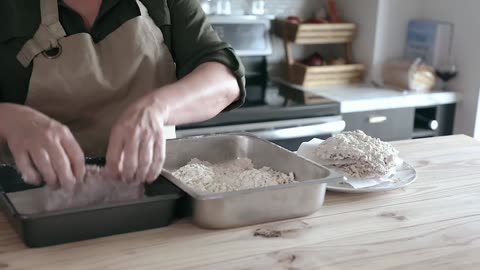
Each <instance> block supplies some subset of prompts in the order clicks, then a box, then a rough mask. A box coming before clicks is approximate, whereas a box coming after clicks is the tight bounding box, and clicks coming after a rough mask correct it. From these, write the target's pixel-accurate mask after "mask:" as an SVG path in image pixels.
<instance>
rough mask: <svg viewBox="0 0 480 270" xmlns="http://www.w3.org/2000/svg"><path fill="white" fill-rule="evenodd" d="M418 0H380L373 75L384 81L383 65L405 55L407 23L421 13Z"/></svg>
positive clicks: (376, 78) (374, 77)
mask: <svg viewBox="0 0 480 270" xmlns="http://www.w3.org/2000/svg"><path fill="white" fill-rule="evenodd" d="M419 2H421V1H418V0H379V4H378V19H377V31H376V33H377V35H376V37H375V52H374V55H373V60H372V62H373V70H372V77H373V79H374V80H375V81H378V82H381V81H382V66H383V64H384V63H385V62H386V61H388V60H391V59H394V58H399V57H402V56H403V53H404V48H405V39H406V34H407V24H408V21H409V20H410V19H412V18H416V17H418V16H419V15H420V14H419V10H420V8H419Z"/></svg>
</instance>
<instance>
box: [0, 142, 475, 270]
mask: <svg viewBox="0 0 480 270" xmlns="http://www.w3.org/2000/svg"><path fill="white" fill-rule="evenodd" d="M395 145H396V147H397V148H398V149H399V150H400V152H401V157H402V158H404V159H405V160H406V161H407V162H409V163H410V164H412V165H413V166H414V167H415V168H416V169H417V171H418V180H417V182H416V183H414V184H413V185H411V186H409V187H408V188H405V189H402V190H397V191H393V192H385V193H377V194H362V195H358V194H350V195H349V194H335V193H328V194H327V200H326V204H325V206H324V207H323V208H322V209H321V210H320V211H319V212H318V213H316V214H314V215H312V216H309V217H306V218H302V219H297V220H290V221H284V222H278V223H273V224H265V225H258V226H252V227H247V228H239V229H233V230H225V231H208V230H202V229H199V228H196V227H194V226H193V225H191V224H190V223H189V222H188V221H186V220H184V221H180V222H178V223H177V224H175V225H172V226H170V227H167V228H162V229H156V230H149V231H144V232H138V233H131V234H125V235H119V236H113V237H107V238H101V239H97V240H91V241H83V242H78V243H72V244H67V245H60V246H54V247H49V248H41V249H29V248H26V247H25V246H24V245H23V244H22V242H21V241H20V239H19V238H18V237H17V235H16V234H15V233H14V231H13V230H12V229H11V227H10V225H9V224H8V223H7V221H6V219H5V217H3V216H2V215H0V269H2V270H3V269H48V270H55V269H62V270H63V269H102V270H107V269H115V270H118V269H162V270H164V269H200V270H203V269H205V270H211V269H222V270H223V269H225V270H234V269H235V270H257V269H259V270H260V269H262V270H263V269H289V270H294V269H295V270H306V269H322V270H324V269H356V270H361V269H368V270H375V269H401V270H404V269H409V270H410V269H435V270H440V269H455V270H457V269H462V270H463V269H480V143H479V142H477V141H475V140H474V139H472V138H469V137H466V136H452V137H443V138H435V139H426V140H416V141H404V142H398V143H395ZM258 232H273V233H266V234H265V233H258ZM259 235H264V236H263V237H262V236H259ZM266 236H269V237H266Z"/></svg>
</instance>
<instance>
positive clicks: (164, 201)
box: [0, 159, 184, 247]
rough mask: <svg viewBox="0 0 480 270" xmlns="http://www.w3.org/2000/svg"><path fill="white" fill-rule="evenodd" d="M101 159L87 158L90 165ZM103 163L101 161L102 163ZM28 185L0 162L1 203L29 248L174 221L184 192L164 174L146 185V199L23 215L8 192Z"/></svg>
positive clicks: (153, 226)
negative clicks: (164, 176) (12, 201)
mask: <svg viewBox="0 0 480 270" xmlns="http://www.w3.org/2000/svg"><path fill="white" fill-rule="evenodd" d="M102 162H103V160H102V159H88V162H87V163H89V164H92V163H93V164H99V163H102ZM100 165H101V164H100ZM35 188H38V187H35V186H30V185H28V184H25V183H24V182H23V180H22V179H21V177H20V175H19V174H18V172H17V171H16V170H15V168H13V167H10V166H5V165H3V166H2V165H0V206H1V207H2V208H3V210H4V212H5V214H6V216H7V217H8V219H9V221H10V223H11V224H12V226H13V227H14V228H15V230H16V231H17V232H18V234H19V235H20V237H21V238H22V240H23V241H24V243H25V244H26V245H27V246H29V247H45V246H51V245H56V244H62V243H68V242H75V241H80V240H87V239H93V238H98V237H103V236H109V235H115V234H121V233H128V232H134V231H141V230H146V229H152V228H158V227H163V226H167V225H169V224H171V222H172V221H173V220H174V219H175V215H176V214H177V212H178V211H177V208H179V205H180V203H179V202H180V201H181V198H182V197H184V193H183V192H182V191H181V190H180V189H179V188H177V187H176V186H175V185H173V184H172V183H170V182H169V181H168V180H166V179H165V178H163V177H160V178H159V179H158V180H157V181H155V182H154V183H153V184H151V185H146V186H145V190H146V192H145V194H146V196H145V198H144V199H141V200H137V201H131V202H122V203H114V204H105V205H100V206H94V207H88V208H77V209H66V210H61V211H53V212H42V213H35V214H21V213H19V212H18V211H17V209H15V206H14V205H13V204H12V203H11V201H10V199H9V197H8V196H7V194H8V193H12V192H18V191H25V190H30V189H35Z"/></svg>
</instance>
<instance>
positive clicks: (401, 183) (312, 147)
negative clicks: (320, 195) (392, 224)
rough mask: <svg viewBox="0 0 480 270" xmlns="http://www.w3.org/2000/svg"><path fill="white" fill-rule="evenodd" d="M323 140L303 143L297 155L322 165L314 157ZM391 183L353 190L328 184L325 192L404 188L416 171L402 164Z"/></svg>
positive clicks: (379, 190)
mask: <svg viewBox="0 0 480 270" xmlns="http://www.w3.org/2000/svg"><path fill="white" fill-rule="evenodd" d="M322 142H323V140H320V139H313V140H311V141H310V142H306V143H303V144H302V145H301V146H300V148H299V149H298V151H297V152H296V153H297V154H298V155H300V156H303V157H305V158H307V159H310V160H311V161H313V162H316V163H318V164H322V163H321V162H319V160H318V156H317V155H316V148H317V146H318V145H319V144H320V143H322ZM389 179H391V180H392V181H388V182H382V183H380V184H378V185H376V186H369V187H365V188H353V187H352V186H350V185H349V184H347V183H336V184H329V185H328V186H327V190H329V191H335V192H346V193H367V192H381V191H389V190H395V189H400V188H404V187H406V186H408V185H410V184H412V183H413V182H415V180H416V179H417V171H416V170H415V168H413V167H412V166H411V165H410V164H408V163H406V162H403V164H402V165H400V166H398V167H397V171H396V172H395V173H394V174H393V175H391V176H390V177H389Z"/></svg>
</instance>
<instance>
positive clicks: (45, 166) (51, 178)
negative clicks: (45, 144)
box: [30, 148, 58, 187]
mask: <svg viewBox="0 0 480 270" xmlns="http://www.w3.org/2000/svg"><path fill="white" fill-rule="evenodd" d="M30 156H31V157H32V161H33V164H34V165H35V167H36V168H37V170H38V171H39V172H40V174H41V175H42V178H43V181H44V182H45V183H47V185H50V186H54V187H56V186H58V179H57V175H56V174H55V170H54V169H53V167H52V162H51V160H50V157H49V155H48V152H47V151H46V150H45V149H43V148H38V149H34V150H30Z"/></svg>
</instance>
